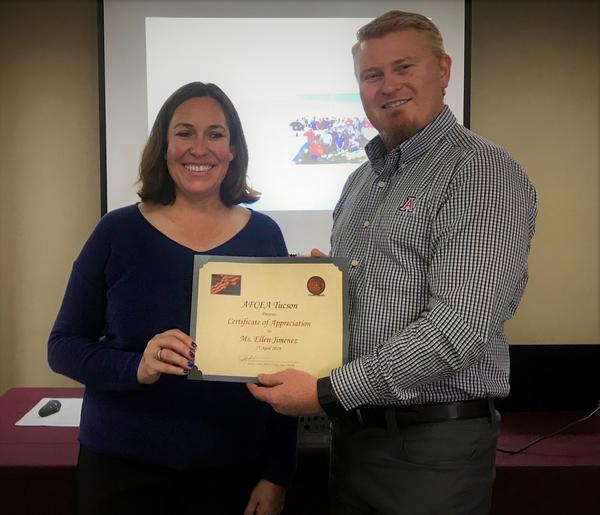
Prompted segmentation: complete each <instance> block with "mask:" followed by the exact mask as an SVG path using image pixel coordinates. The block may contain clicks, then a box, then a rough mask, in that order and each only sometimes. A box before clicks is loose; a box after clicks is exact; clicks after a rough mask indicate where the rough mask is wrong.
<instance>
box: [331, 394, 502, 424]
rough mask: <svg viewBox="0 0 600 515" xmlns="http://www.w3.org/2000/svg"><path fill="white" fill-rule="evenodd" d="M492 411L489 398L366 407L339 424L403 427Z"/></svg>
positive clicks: (477, 416) (474, 416)
mask: <svg viewBox="0 0 600 515" xmlns="http://www.w3.org/2000/svg"><path fill="white" fill-rule="evenodd" d="M493 409H494V401H493V399H476V400H472V401H461V402H450V403H447V404H430V405H422V406H366V407H362V408H357V409H354V410H352V411H348V412H346V413H345V414H344V415H342V416H341V417H340V418H339V420H340V422H344V421H346V422H353V423H358V424H359V425H361V426H365V427H383V428H386V427H389V425H390V424H394V423H395V424H396V425H398V426H406V425H412V424H425V423H431V422H444V421H447V420H460V419H468V418H480V417H489V416H490V415H491V413H492V411H493Z"/></svg>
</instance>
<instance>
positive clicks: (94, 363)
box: [48, 222, 141, 390]
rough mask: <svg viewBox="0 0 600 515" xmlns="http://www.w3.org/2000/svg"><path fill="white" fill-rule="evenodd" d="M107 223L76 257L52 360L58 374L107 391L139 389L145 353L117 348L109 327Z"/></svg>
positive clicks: (57, 325)
mask: <svg viewBox="0 0 600 515" xmlns="http://www.w3.org/2000/svg"><path fill="white" fill-rule="evenodd" d="M106 225H107V224H106V223H103V222H100V225H99V226H98V227H97V228H96V230H95V231H94V232H93V233H92V235H91V236H90V238H89V239H88V241H87V242H86V243H85V245H84V247H83V249H82V251H81V253H80V255H79V257H78V258H77V260H76V262H75V264H74V265H73V269H72V272H71V276H70V278H69V282H68V284H67V288H66V292H65V295H64V298H63V302H62V305H61V308H60V311H59V313H58V316H57V319H56V322H55V324H54V327H53V329H52V332H51V333H50V338H49V341H48V362H49V364H50V367H51V368H52V370H54V371H55V372H58V373H60V374H63V375H66V376H68V377H70V378H72V379H75V380H76V381H79V382H80V383H83V384H85V385H86V386H92V387H94V388H97V389H105V390H131V389H139V388H141V386H140V385H139V384H138V382H137V368H138V365H139V362H140V359H141V353H140V352H127V351H124V350H122V349H116V348H112V347H111V346H110V345H109V344H108V343H107V342H106V341H105V340H104V336H105V334H104V331H105V328H106V290H107V285H106V279H105V268H106V264H107V262H108V260H109V259H110V247H111V246H110V236H109V231H108V230H107V229H108V228H107V227H106Z"/></svg>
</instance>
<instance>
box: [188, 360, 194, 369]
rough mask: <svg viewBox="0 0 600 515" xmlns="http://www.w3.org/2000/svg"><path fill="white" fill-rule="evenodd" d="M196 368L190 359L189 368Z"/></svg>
mask: <svg viewBox="0 0 600 515" xmlns="http://www.w3.org/2000/svg"><path fill="white" fill-rule="evenodd" d="M193 367H194V362H193V361H192V360H191V359H190V360H189V361H188V368H193Z"/></svg>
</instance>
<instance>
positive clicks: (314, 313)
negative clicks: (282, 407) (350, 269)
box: [188, 256, 348, 382]
mask: <svg viewBox="0 0 600 515" xmlns="http://www.w3.org/2000/svg"><path fill="white" fill-rule="evenodd" d="M345 270H346V260H344V259H340V258H246V257H223V256H196V257H195V258H194V287H193V297H192V313H191V328H190V335H191V336H192V338H194V341H195V342H196V344H197V346H198V347H197V348H196V360H195V363H196V366H195V367H194V369H193V370H191V371H190V373H189V375H188V378H189V379H208V380H213V381H237V382H254V381H256V376H257V375H258V374H263V373H267V374H271V373H274V372H278V371H281V370H285V369H286V368H296V369H299V370H304V371H306V372H310V373H311V374H313V375H315V376H317V377H323V376H326V375H329V373H330V372H331V369H333V368H336V367H338V366H340V365H342V363H343V362H344V361H345V359H346V353H347V347H348V346H347V330H346V320H347V317H346V312H347V299H346V292H347V288H346V274H345Z"/></svg>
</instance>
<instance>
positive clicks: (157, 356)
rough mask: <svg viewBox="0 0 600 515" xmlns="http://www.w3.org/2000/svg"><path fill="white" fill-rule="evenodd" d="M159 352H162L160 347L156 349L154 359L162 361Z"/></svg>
mask: <svg viewBox="0 0 600 515" xmlns="http://www.w3.org/2000/svg"><path fill="white" fill-rule="evenodd" d="M161 352H162V347H161V348H160V349H158V352H157V353H156V359H157V360H158V361H162V357H161V356H160V353H161Z"/></svg>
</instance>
